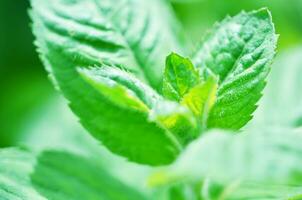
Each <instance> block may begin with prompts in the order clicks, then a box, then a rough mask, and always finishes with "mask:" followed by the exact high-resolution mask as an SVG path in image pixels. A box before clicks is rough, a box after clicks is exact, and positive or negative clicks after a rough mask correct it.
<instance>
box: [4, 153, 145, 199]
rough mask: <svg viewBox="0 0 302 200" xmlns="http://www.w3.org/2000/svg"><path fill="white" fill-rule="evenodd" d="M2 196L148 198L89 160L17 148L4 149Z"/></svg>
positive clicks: (25, 197)
mask: <svg viewBox="0 0 302 200" xmlns="http://www.w3.org/2000/svg"><path fill="white" fill-rule="evenodd" d="M75 163H76V164H75ZM46 177H47V178H46ZM0 197H1V199H8V200H15V199H22V200H33V199H35V200H46V199H52V200H63V199H74V200H80V199H81V200H82V199H87V200H94V199H108V200H116V199H121V200H133V199H147V198H146V197H145V196H144V195H143V194H140V193H139V192H137V191H136V190H135V189H134V188H131V187H129V186H126V185H125V184H124V183H122V182H121V181H119V180H117V179H116V178H114V176H112V174H110V173H109V172H107V170H106V169H105V168H104V167H103V166H102V165H99V164H96V163H95V162H94V161H93V160H90V159H88V158H85V157H81V156H78V155H75V154H72V153H67V152H60V151H44V152H42V153H40V154H39V155H36V154H35V153H32V152H29V151H28V150H22V149H16V148H11V149H2V150H0Z"/></svg>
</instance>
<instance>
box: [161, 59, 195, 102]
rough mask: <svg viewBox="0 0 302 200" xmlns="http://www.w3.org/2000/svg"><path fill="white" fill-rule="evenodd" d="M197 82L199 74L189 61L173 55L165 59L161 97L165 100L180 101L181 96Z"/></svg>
mask: <svg viewBox="0 0 302 200" xmlns="http://www.w3.org/2000/svg"><path fill="white" fill-rule="evenodd" d="M199 81H200V80H199V73H198V71H196V70H195V68H194V66H193V64H192V63H191V61H190V59H188V58H183V57H181V56H179V55H177V54H175V53H172V54H170V55H169V56H168V57H167V59H166V68H165V73H164V81H163V95H164V96H165V97H166V98H167V99H170V100H174V101H177V102H179V101H181V99H182V98H183V96H184V95H185V94H186V93H187V92H188V91H189V90H190V89H191V88H192V87H194V86H195V85H196V84H198V83H199Z"/></svg>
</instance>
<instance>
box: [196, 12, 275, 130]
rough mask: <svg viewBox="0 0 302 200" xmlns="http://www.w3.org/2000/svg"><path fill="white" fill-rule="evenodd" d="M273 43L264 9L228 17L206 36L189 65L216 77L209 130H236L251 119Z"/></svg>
mask: <svg viewBox="0 0 302 200" xmlns="http://www.w3.org/2000/svg"><path fill="white" fill-rule="evenodd" d="M276 41H277V36H276V35H275V29H274V25H273V23H272V19H271V14H270V12H269V11H268V10H267V9H261V10H258V11H252V12H249V13H246V12H242V13H241V14H239V15H237V16H235V17H233V18H231V17H228V18H226V19H225V20H224V21H222V22H221V23H220V24H217V25H216V26H215V28H214V29H213V31H212V32H211V33H210V34H208V35H207V37H206V38H205V41H204V42H203V44H202V46H201V48H200V49H199V50H198V51H197V52H196V54H195V55H194V59H193V63H194V64H195V66H197V67H198V68H204V67H205V68H207V69H209V70H211V71H212V72H213V73H214V74H216V75H217V76H219V80H220V82H219V89H218V97H217V101H216V104H215V105H214V107H213V109H212V110H211V113H210V115H209V121H208V126H209V127H211V128H225V129H234V130H236V129H240V128H241V127H242V126H243V125H245V124H246V123H247V122H248V121H249V120H250V119H251V118H252V116H251V115H252V113H253V111H254V110H255V109H256V103H257V101H258V100H259V99H260V97H261V91H262V90H263V88H264V86H265V78H266V76H267V75H268V72H269V70H270V64H271V61H272V59H273V57H274V50H275V47H276Z"/></svg>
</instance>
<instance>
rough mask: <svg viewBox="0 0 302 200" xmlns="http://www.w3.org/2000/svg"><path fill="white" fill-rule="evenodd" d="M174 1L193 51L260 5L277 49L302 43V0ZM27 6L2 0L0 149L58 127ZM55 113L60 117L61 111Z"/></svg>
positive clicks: (285, 49)
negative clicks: (229, 18) (224, 22)
mask: <svg viewBox="0 0 302 200" xmlns="http://www.w3.org/2000/svg"><path fill="white" fill-rule="evenodd" d="M171 5H172V7H173V9H174V10H175V13H176V15H177V17H178V19H179V20H180V22H181V24H182V26H183V29H184V32H185V35H186V36H187V38H188V39H189V40H191V41H192V42H191V46H190V49H191V50H192V51H193V50H194V48H195V47H196V46H198V41H200V40H201V39H202V35H203V34H204V33H205V31H206V29H208V28H209V27H211V26H212V25H213V24H214V23H215V22H216V21H219V20H221V19H223V18H224V17H225V16H226V15H235V14H236V13H238V12H240V11H241V10H247V11H249V10H253V9H259V8H261V7H268V8H269V9H270V10H271V12H272V14H273V21H274V22H275V26H276V30H277V33H278V34H280V38H279V43H278V52H279V53H280V52H283V51H287V50H288V49H292V48H294V47H297V46H300V44H302V1H301V0H173V1H171ZM28 8H29V2H28V1H26V0H25V1H22V0H21V1H17V2H16V1H12V0H1V1H0V83H1V84H0V90H1V93H0V135H1V136H0V147H5V146H12V145H15V144H16V143H22V138H24V134H29V133H30V131H24V129H25V128H27V129H31V128H29V127H35V126H36V124H35V123H39V121H41V120H42V121H43V123H44V126H43V129H44V130H45V129H47V130H48V131H49V130H54V131H55V130H56V129H55V128H54V126H60V123H59V124H57V123H54V122H53V121H51V120H55V119H56V117H50V118H47V117H46V116H47V113H50V112H49V108H48V109H46V107H48V105H49V104H55V103H53V102H57V101H56V100H54V99H57V97H56V96H57V95H58V94H57V93H56V92H55V91H54V89H53V86H52V85H51V83H50V81H49V80H48V78H47V73H46V72H45V71H44V68H43V67H42V65H41V62H40V61H39V59H38V56H37V54H36V52H35V48H34V45H33V35H32V34H31V29H30V19H29V17H28ZM301 59H302V55H301ZM46 111H47V112H46ZM54 115H55V116H60V115H61V113H60V110H57V113H55V114H54ZM41 118H42V119H41ZM37 121H38V122H37ZM29 123H31V125H29ZM61 126H62V123H61Z"/></svg>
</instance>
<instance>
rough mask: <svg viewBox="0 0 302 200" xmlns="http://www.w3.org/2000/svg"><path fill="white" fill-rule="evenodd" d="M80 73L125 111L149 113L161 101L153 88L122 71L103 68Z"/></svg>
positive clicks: (81, 69) (84, 70)
mask: <svg viewBox="0 0 302 200" xmlns="http://www.w3.org/2000/svg"><path fill="white" fill-rule="evenodd" d="M78 71H79V73H80V75H81V76H82V78H83V79H84V80H85V81H87V83H89V84H90V85H92V86H93V87H94V88H95V89H96V90H98V91H99V92H100V93H101V94H103V95H104V96H105V97H106V98H107V99H109V100H110V101H112V102H114V103H115V104H116V105H118V106H121V107H123V108H124V109H132V108H133V109H136V110H139V111H143V112H148V111H149V109H151V108H152V107H153V106H154V104H155V103H156V102H157V101H159V100H160V96H159V95H158V94H157V93H156V92H155V91H154V90H153V89H152V88H150V87H148V86H147V85H145V84H143V83H142V82H140V81H139V80H138V79H136V78H135V77H133V76H132V75H131V74H128V73H126V72H124V71H122V70H120V69H117V68H113V67H105V66H103V67H101V68H100V67H94V68H90V69H87V68H79V69H78Z"/></svg>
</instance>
